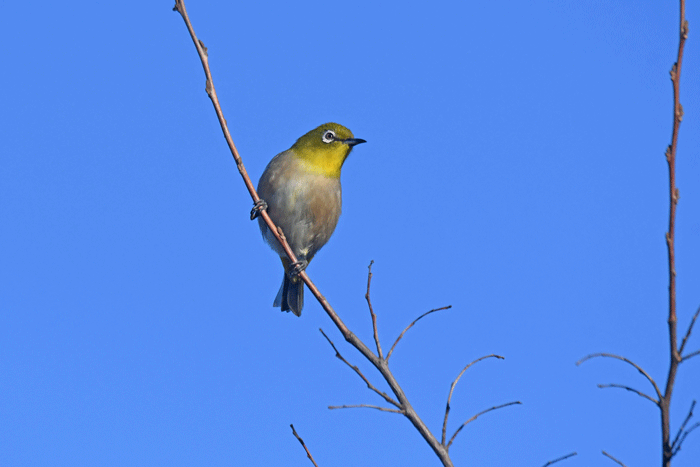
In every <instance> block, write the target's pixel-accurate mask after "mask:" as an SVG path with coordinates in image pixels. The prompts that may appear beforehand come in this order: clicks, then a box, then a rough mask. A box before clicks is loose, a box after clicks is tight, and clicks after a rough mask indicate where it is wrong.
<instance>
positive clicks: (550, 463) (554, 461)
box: [542, 452, 578, 467]
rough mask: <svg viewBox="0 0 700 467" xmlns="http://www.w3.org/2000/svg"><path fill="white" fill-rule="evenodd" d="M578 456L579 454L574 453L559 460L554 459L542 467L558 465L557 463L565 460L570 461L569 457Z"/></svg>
mask: <svg viewBox="0 0 700 467" xmlns="http://www.w3.org/2000/svg"><path fill="white" fill-rule="evenodd" d="M576 455H578V453H577V452H572V453H570V454H567V455H565V456H561V457H559V458H557V459H554V460H553V461H549V462H547V463H546V464H544V465H543V466H542V467H547V466H548V465H552V464H555V463H557V462H559V461H563V460H564V459H568V458H569V457H574V456H576Z"/></svg>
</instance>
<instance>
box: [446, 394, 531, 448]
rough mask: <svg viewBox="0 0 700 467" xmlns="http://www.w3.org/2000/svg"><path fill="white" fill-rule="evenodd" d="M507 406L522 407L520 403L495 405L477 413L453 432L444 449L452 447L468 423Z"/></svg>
mask: <svg viewBox="0 0 700 467" xmlns="http://www.w3.org/2000/svg"><path fill="white" fill-rule="evenodd" d="M509 405H522V402H520V401H513V402H508V403H507V404H501V405H496V406H494V407H491V408H488V409H486V410H483V411H481V412H479V413H478V414H476V415H474V416H473V417H472V418H470V419H469V420H467V421H466V422H464V423H462V424H461V425H460V426H459V428H457V431H455V434H453V435H452V438H450V442H449V443H447V445H446V446H445V447H446V448H447V449H450V446H452V442H453V441H454V440H455V438H456V437H457V435H458V434H459V432H460V431H462V428H464V427H465V426H467V425H468V424H469V423H471V422H473V421H474V420H476V419H477V418H479V417H480V416H481V415H484V414H485V413H487V412H491V411H492V410H496V409H501V408H503V407H508V406H509Z"/></svg>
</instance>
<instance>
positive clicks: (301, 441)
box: [289, 425, 318, 467]
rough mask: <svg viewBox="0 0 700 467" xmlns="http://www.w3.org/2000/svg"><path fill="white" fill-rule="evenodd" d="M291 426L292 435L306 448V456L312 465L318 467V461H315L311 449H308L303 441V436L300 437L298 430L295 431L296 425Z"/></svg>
mask: <svg viewBox="0 0 700 467" xmlns="http://www.w3.org/2000/svg"><path fill="white" fill-rule="evenodd" d="M289 426H291V427H292V434H293V435H294V436H296V438H297V439H298V440H299V442H300V443H301V445H302V446H303V447H304V451H306V456H307V457H308V458H309V460H310V461H311V463H312V464H314V465H315V466H316V467H318V464H317V463H316V461H315V460H314V458H313V456H312V455H311V453H310V452H309V448H307V447H306V444H304V440H303V439H301V436H299V435H298V434H297V430H295V429H294V425H289Z"/></svg>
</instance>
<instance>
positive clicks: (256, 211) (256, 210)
mask: <svg viewBox="0 0 700 467" xmlns="http://www.w3.org/2000/svg"><path fill="white" fill-rule="evenodd" d="M264 209H267V203H266V202H265V200H264V199H259V200H258V201H257V202H256V203H255V204H254V205H253V209H251V210H250V220H251V221H252V220H254V219H255V218H256V217H258V216H259V215H260V211H262V210H264Z"/></svg>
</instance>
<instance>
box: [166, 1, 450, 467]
mask: <svg viewBox="0 0 700 467" xmlns="http://www.w3.org/2000/svg"><path fill="white" fill-rule="evenodd" d="M173 10H174V11H177V12H178V13H179V14H180V16H181V17H182V19H183V20H184V22H185V25H186V26H187V30H188V32H189V34H190V37H191V38H192V42H193V43H194V46H195V48H196V49H197V54H198V55H199V59H200V61H201V62H202V67H203V69H204V74H205V76H206V91H207V95H208V96H209V98H210V99H211V101H212V105H213V106H214V110H215V111H216V116H217V118H218V120H219V125H220V126H221V129H222V131H223V133H224V137H225V138H226V142H227V144H228V146H229V149H230V150H231V154H232V155H233V159H234V160H235V162H236V166H237V167H238V171H239V172H240V174H241V177H242V178H243V182H244V184H245V186H246V188H247V189H248V192H249V193H250V196H251V198H252V199H253V202H254V203H256V204H257V202H258V201H260V197H259V196H258V194H257V192H256V191H255V187H254V186H253V183H252V181H251V180H250V177H249V176H248V173H247V171H246V170H245V167H244V165H243V161H242V159H241V157H240V155H239V154H238V150H237V149H236V146H235V144H234V143H233V139H232V138H231V134H230V132H229V130H228V125H227V123H226V119H225V118H224V114H223V111H222V110H221V105H220V104H219V99H218V97H217V95H216V90H215V88H214V81H213V79H212V75H211V71H210V69H209V57H208V53H207V49H206V48H205V47H204V44H203V43H202V42H201V41H200V40H199V39H198V38H197V35H196V34H195V32H194V28H193V27H192V23H191V22H190V18H189V16H188V14H187V9H186V8H185V2H184V0H176V1H175V7H174V8H173ZM259 215H260V217H262V219H263V221H264V222H265V224H266V225H267V226H268V228H269V229H270V231H271V232H272V233H273V235H275V238H276V239H277V241H278V242H279V243H280V245H281V246H282V249H283V250H284V252H285V254H286V255H287V257H288V258H289V260H290V261H291V262H293V263H294V262H296V257H295V255H294V253H293V252H292V250H291V248H290V247H289V244H288V243H287V242H286V240H285V239H283V238H282V237H281V236H280V231H279V230H278V229H277V226H275V224H274V223H273V222H272V219H270V216H269V215H268V214H267V211H266V210H264V209H263V210H261V211H260V212H259ZM299 277H300V278H301V279H302V280H303V281H304V283H305V284H306V286H307V287H308V288H309V292H311V293H312V294H313V296H314V297H316V300H318V302H319V303H320V304H321V307H322V308H323V310H324V311H325V312H326V314H327V315H328V317H329V318H330V319H331V321H333V324H335V326H336V327H337V328H338V331H340V333H341V334H342V335H343V338H344V339H345V340H346V341H347V342H348V343H349V344H350V345H352V346H353V347H355V348H356V349H357V350H358V351H359V352H360V353H361V354H362V355H363V356H364V357H365V358H366V359H367V360H368V361H369V362H370V363H372V365H374V367H375V368H376V369H377V370H378V371H379V373H380V374H381V375H382V377H383V378H384V380H385V381H386V382H387V384H388V385H389V387H390V388H391V391H392V392H393V393H394V395H395V396H396V398H397V400H398V403H396V402H392V403H393V404H395V405H397V406H400V407H401V409H402V410H403V411H404V416H405V417H406V418H408V420H409V421H410V422H411V424H413V426H414V427H415V428H416V430H417V431H418V432H419V433H420V435H421V436H422V437H423V439H424V440H425V441H426V442H427V443H428V445H429V446H430V448H431V449H432V450H433V452H434V453H435V455H436V456H437V457H438V458H439V459H440V461H441V462H442V464H443V465H444V466H445V467H452V465H453V464H452V460H451V459H450V456H449V454H448V452H447V449H445V447H444V446H443V445H441V444H440V443H439V442H438V440H437V438H435V436H433V434H432V433H431V432H430V430H429V429H428V427H427V426H426V425H425V422H423V420H421V418H420V416H418V414H417V413H416V411H415V410H414V409H413V407H412V406H411V403H410V402H409V400H408V398H407V397H406V394H405V393H404V392H403V389H402V388H401V386H400V385H399V383H398V381H396V378H395V377H394V375H393V373H392V372H391V370H389V366H388V364H387V361H386V360H385V359H382V358H380V357H379V356H377V355H374V353H372V351H371V350H370V349H369V348H368V347H367V345H365V343H364V342H362V341H361V340H360V339H359V338H358V337H357V336H356V335H355V334H354V333H353V332H352V331H350V330H349V329H348V327H347V326H346V325H345V323H343V321H342V320H341V319H340V317H339V316H338V314H337V313H336V312H335V310H334V309H333V307H331V305H330V303H329V302H328V300H326V298H325V297H324V296H323V295H322V294H321V292H320V291H319V290H318V288H317V287H316V285H315V284H314V283H313V282H311V279H309V276H308V275H307V274H306V272H305V271H302V272H301V273H300V274H299ZM336 353H337V350H336ZM363 379H366V378H363ZM389 399H391V398H389ZM392 401H393V399H392Z"/></svg>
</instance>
